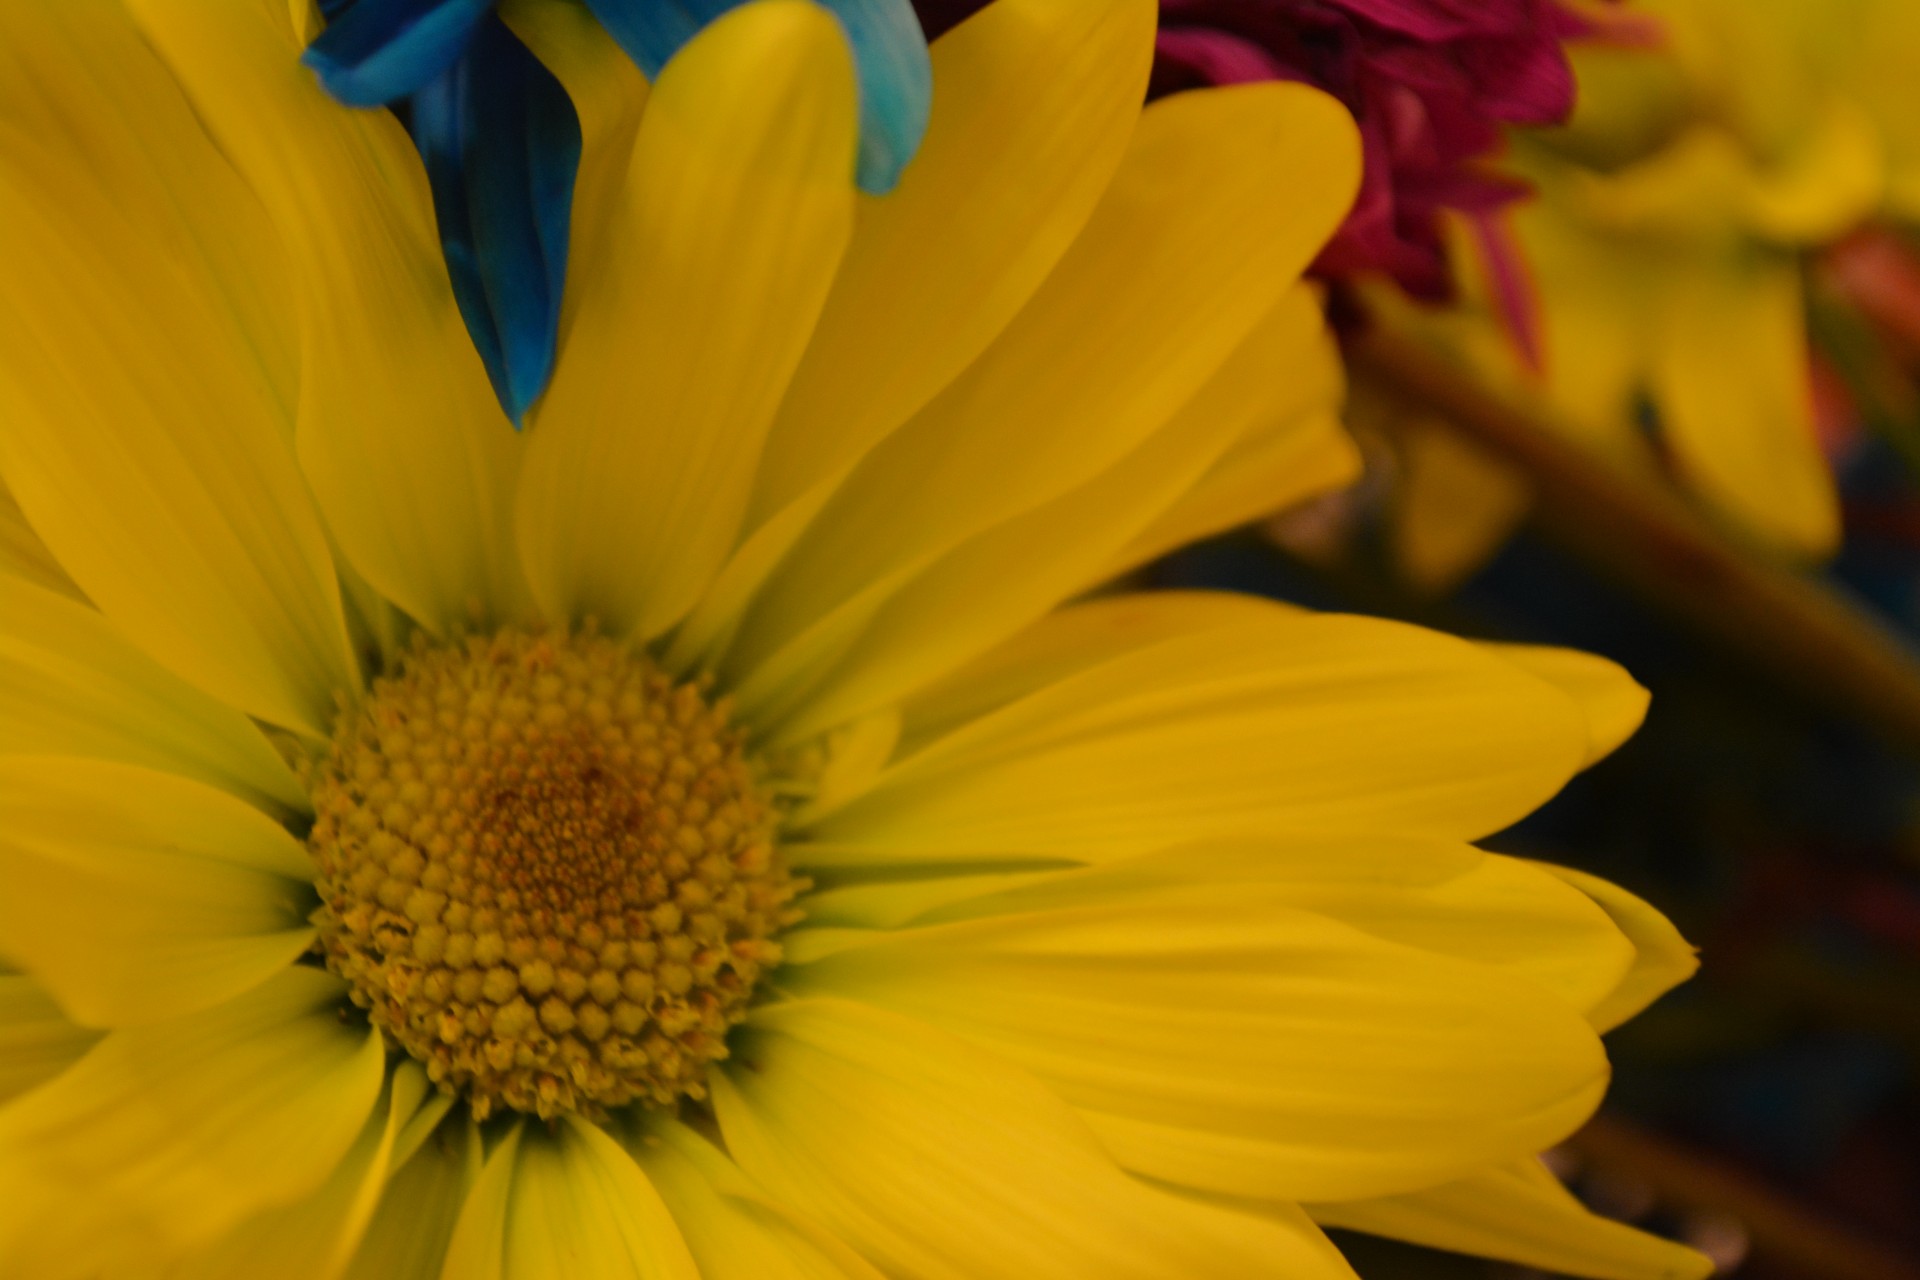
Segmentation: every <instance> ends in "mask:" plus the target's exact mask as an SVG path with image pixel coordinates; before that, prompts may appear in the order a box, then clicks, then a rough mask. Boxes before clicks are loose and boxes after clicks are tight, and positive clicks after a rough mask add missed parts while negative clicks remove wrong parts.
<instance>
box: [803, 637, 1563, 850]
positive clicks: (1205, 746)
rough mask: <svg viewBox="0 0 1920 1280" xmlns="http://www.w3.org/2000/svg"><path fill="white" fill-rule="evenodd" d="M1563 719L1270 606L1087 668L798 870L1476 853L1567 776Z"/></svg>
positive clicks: (827, 834)
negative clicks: (1359, 845) (1344, 848)
mask: <svg viewBox="0 0 1920 1280" xmlns="http://www.w3.org/2000/svg"><path fill="white" fill-rule="evenodd" d="M1586 751H1587V729H1586V725H1585V722H1584V719H1583V718H1582V717H1581V716H1580V714H1579V712H1578V710H1577V709H1576V708H1575V707H1574V706H1573V704H1572V703H1571V702H1570V701H1568V700H1566V699H1564V698H1556V697H1554V696H1552V694H1551V693H1548V692H1547V691H1546V690H1545V689H1544V686H1543V685H1542V684H1541V682H1540V681H1539V680H1537V679H1536V678H1534V677H1533V676H1531V675H1528V674H1526V673H1525V672H1522V671H1519V670H1518V669H1516V668H1514V667H1512V666H1511V665H1509V664H1506V663H1503V662H1500V661H1497V660H1495V659H1494V658H1492V657H1490V656H1488V655H1486V654H1484V653H1482V652H1480V651H1479V650H1477V649H1475V648H1474V647H1473V646H1472V645H1470V644H1468V643H1466V642H1464V641H1460V640H1455V639H1453V638H1451V637H1448V636H1443V635H1440V634H1437V633H1434V632H1428V631H1422V630H1419V629H1417V628H1413V627H1407V626H1403V625H1400V624H1397V623H1389V622H1383V621H1380V620H1378V619H1372V618H1356V617H1342V616H1336V615H1325V616H1321V615H1312V614H1303V613H1296V612H1294V611H1291V610H1286V609H1282V608H1269V609H1267V610H1266V616H1265V617H1263V618H1258V619H1257V620H1254V619H1250V620H1249V622H1248V623H1246V624H1244V625H1238V626H1231V627H1220V628H1216V629H1213V630H1208V631H1202V632H1199V633H1197V634H1192V635H1187V636H1179V637H1175V638H1172V639H1167V640H1163V641H1160V642H1159V643H1154V644H1148V645H1144V646H1142V647H1140V648H1138V649H1134V650H1132V651H1129V652H1126V653H1123V654H1121V655H1119V656H1117V657H1112V658H1109V659H1107V660H1106V661H1092V662H1089V663H1088V664H1087V665H1086V666H1084V667H1080V668H1078V669H1075V670H1072V671H1071V672H1069V673H1068V674H1065V675H1064V676H1062V677H1061V678H1060V679H1058V680H1056V681H1055V682H1054V683H1052V684H1050V685H1047V686H1045V687H1043V688H1040V689H1038V690H1037V691H1035V692H1032V693H1029V694H1027V695H1026V696H1024V697H1021V698H1019V699H1017V700H1015V701H1013V702H1011V703H1008V704H1007V705H1004V706H1001V707H999V708H997V709H995V710H993V711H991V712H989V713H988V714H986V715H983V716H982V717H980V718H979V719H978V720H974V721H971V722H969V723H967V724H964V725H962V726H960V727H958V728H956V729H954V730H953V731H951V732H949V733H948V734H946V735H945V736H944V737H942V738H940V739H938V740H936V741H934V742H932V743H931V744H929V745H927V746H926V747H924V748H922V749H921V750H920V751H918V752H917V753H915V754H913V755H910V756H907V757H906V758H904V759H902V760H900V761H899V762H898V763H896V764H894V765H893V766H892V767H890V768H889V769H888V770H886V771H885V772H884V773H882V774H881V775H880V777H879V779H878V780H877V782H876V783H875V784H874V785H873V787H872V788H871V789H870V790H868V791H867V792H866V793H865V794H864V795H862V796H860V797H859V798H858V799H855V800H853V801H852V802H850V803H849V804H847V805H846V806H845V807H844V808H842V809H840V810H838V811H837V812H834V813H832V814H829V815H828V816H826V817H825V818H824V819H823V820H821V821H820V822H819V823H818V824H816V825H815V826H814V827H813V828H812V829H811V830H810V831H808V832H806V833H805V835H806V838H807V839H808V841H809V843H808V844H806V845H804V846H797V847H796V848H795V849H794V851H793V856H794V859H795V862H796V864H798V865H802V866H829V865H836V864H864V865H881V864H902V863H912V862H939V861H942V860H976V859H981V858H993V857H1000V858H1005V857H1008V856H1014V855H1021V856H1035V857H1065V858H1073V859H1079V860H1083V861H1098V860H1111V859H1114V858H1119V857H1124V856H1126V855H1128V854H1130V853H1141V852H1145V851H1147V850H1150V849H1153V848H1156V847H1159V846H1163V845H1166V844H1170V843H1175V842H1180V841H1187V840H1197V839H1203V838H1209V837H1215V836H1225V835H1236V834H1237V835H1267V836H1278V835H1284V834H1288V833H1299V832H1303V831H1314V830H1348V831H1356V830H1357V831H1374V832H1380V833H1382V834H1386V833H1395V832H1399V833H1407V832H1421V833H1427V834H1434V835H1446V836H1457V837H1464V838H1469V839H1472V838H1477V837H1479V836H1483V835H1486V834H1487V833H1489V832H1491V831H1497V830H1499V829H1500V828H1502V827H1504V826H1506V825H1507V824H1509V823H1511V822H1513V821H1515V820H1516V819H1518V818H1520V817H1521V816H1523V815H1524V814H1526V813H1528V812H1529V811H1531V810H1532V809H1533V808H1534V807H1535V806H1537V805H1539V804H1540V803H1542V802H1543V801H1544V800H1546V799H1547V798H1548V797H1549V796H1551V795H1552V794H1553V793H1554V792H1555V791H1556V790H1558V789H1559V788H1560V786H1561V785H1562V784H1564V783H1565V781H1566V780H1567V778H1568V777H1569V776H1571V774H1572V772H1573V770H1574V769H1576V768H1577V767H1578V766H1579V765H1580V763H1581V762H1582V761H1583V760H1584V759H1585V757H1586Z"/></svg>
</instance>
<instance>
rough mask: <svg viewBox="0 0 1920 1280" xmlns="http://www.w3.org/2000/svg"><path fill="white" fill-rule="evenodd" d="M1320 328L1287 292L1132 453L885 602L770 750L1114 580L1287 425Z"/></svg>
mask: <svg viewBox="0 0 1920 1280" xmlns="http://www.w3.org/2000/svg"><path fill="white" fill-rule="evenodd" d="M1320 329H1321V322H1320V313H1319V308H1318V305H1317V304H1316V303H1315V302H1314V301H1313V299H1312V297H1311V296H1310V295H1309V294H1308V293H1307V292H1306V290H1304V289H1295V290H1294V291H1293V293H1292V294H1291V295H1289V301H1288V302H1287V303H1286V304H1283V305H1282V306H1280V307H1277V308H1275V309H1274V310H1273V311H1272V312H1271V313H1270V314H1269V315H1267V316H1266V317H1265V318H1264V319H1263V320H1262V321H1261V322H1260V323H1259V324H1258V325H1257V326H1256V327H1255V328H1254V330H1253V332H1252V333H1250V334H1249V335H1248V336H1247V338H1246V340H1245V341H1244V342H1242V343H1241V344H1240V346H1239V347H1238V348H1237V349H1236V350H1235V351H1234V352H1233V353H1232V354H1231V355H1230V356H1229V357H1228V359H1227V361H1226V363H1225V364H1223V365H1221V366H1220V368H1219V369H1218V370H1216V371H1215V372H1214V374H1213V376H1212V377H1211V378H1209V379H1208V380H1207V382H1206V383H1205V384H1204V385H1203V386H1202V387H1201V388H1200V389H1199V391H1198V392H1197V393H1196V394H1195V395H1194V397H1193V398H1192V399H1191V400H1189V401H1188V402H1187V403H1186V404H1185V405H1183V406H1182V407H1181V408H1180V410H1179V411H1178V412H1177V413H1175V414H1174V415H1173V416H1172V417H1171V418H1170V419H1168V420H1167V421H1166V422H1165V423H1164V424H1163V425H1161V426H1160V427H1158V428H1157V429H1156V430H1155V431H1154V432H1153V433H1152V434H1151V435H1149V436H1148V437H1147V438H1146V439H1145V440H1144V441H1142V443H1141V444H1140V447H1138V448H1136V449H1134V450H1133V451H1131V452H1130V453H1128V454H1126V455H1125V456H1124V457H1122V458H1120V459H1119V460H1118V461H1117V463H1116V464H1115V465H1114V466H1112V467H1109V468H1107V469H1106V470H1105V471H1103V472H1101V473H1100V474H1098V475H1096V476H1093V477H1091V478H1090V479H1089V480H1088V481H1087V482H1086V483H1085V484H1082V485H1079V486H1076V487H1075V488H1072V489H1070V490H1067V491H1066V492H1063V493H1061V494H1059V495H1057V496H1056V497H1054V498H1053V499H1052V500H1050V501H1048V502H1045V503H1042V504H1041V505H1040V506H1038V507H1035V508H1034V509H1033V510H1030V511H1027V512H1024V513H1022V514H1020V515H1017V516H1015V517H1013V518H1012V519H1010V520H1006V521H1004V522H1002V523H1000V524H998V525H995V526H993V527H991V528H989V529H987V530H985V531H984V532H982V533H980V534H978V535H976V536H974V537H972V538H970V539H968V540H967V541H965V542H964V543H962V544H961V545H960V546H958V547H955V548H954V549H953V550H951V551H949V552H947V554H946V555H944V556H942V557H941V558H940V559H939V560H937V561H935V562H934V563H932V564H931V565H929V566H927V567H926V568H925V569H923V570H922V571H921V572H920V573H918V574H917V575H915V576H914V578H913V580H912V581H911V582H909V583H907V584H906V585H904V586H903V587H901V588H900V589H899V590H898V591H897V592H895V593H894V594H893V595H892V597H891V598H889V599H888V600H887V601H886V602H885V604H884V605H882V606H881V607H880V608H879V609H878V611H877V612H876V613H875V614H874V616H873V618H872V620H871V621H870V622H869V623H868V624H867V625H866V627H865V629H864V631H863V633H862V634H861V636H860V639H859V640H858V641H857V642H856V643H855V644H853V645H852V647H851V648H849V649H848V651H847V652H846V654H845V655H844V656H843V657H842V658H841V659H840V660H839V662H838V664H837V665H836V666H835V667H834V669H833V670H832V672H831V673H830V674H829V675H828V676H827V677H826V678H825V680H824V682H823V683H822V684H821V685H820V686H819V687H817V688H815V689H813V690H811V691H809V692H808V693H807V694H806V695H805V697H804V700H802V701H801V702H800V703H799V705H797V706H796V707H795V710H794V713H793V715H792V717H791V718H789V719H788V720H786V721H785V722H783V723H782V725H781V727H780V729H779V730H778V732H777V734H776V735H774V736H773V738H772V739H771V740H772V741H776V742H778V741H781V740H789V741H793V740H804V739H806V738H808V737H810V736H812V735H813V734H816V733H818V732H820V731H822V730H825V729H828V728H830V727H832V726H834V725H838V724H841V723H844V722H845V721H847V720H849V719H851V718H853V717H855V716H858V715H863V714H866V713H868V712H871V711H875V710H877V709H879V708H882V707H886V706H890V705H893V704H894V703H896V702H897V701H898V700H899V699H900V697H901V696H902V695H903V694H906V693H908V692H909V691H911V690H913V689H915V688H918V687H920V686H923V685H925V684H927V683H929V681H931V680H933V679H935V678H937V677H939V676H941V675H944V674H945V673H946V672H947V671H949V670H951V669H952V668H953V667H955V666H957V665H959V664H960V663H962V662H964V661H965V660H966V659H968V658H970V657H972V656H973V655H974V654H977V653H979V652H980V651H982V650H983V649H986V648H988V647H989V646H991V645H992V644H994V643H995V642H997V641H999V640H1001V639H1004V638H1005V637H1006V636H1008V635H1010V634H1012V633H1013V632H1015V631H1018V630H1020V629H1021V628H1022V627H1024V626H1025V625H1027V624H1028V623H1030V622H1032V621H1033V620H1034V619H1036V618H1038V617H1040V616H1042V615H1043V614H1045V613H1046V612H1047V610H1049V609H1051V608H1052V607H1053V606H1054V605H1056V604H1058V603H1059V602H1060V601H1061V600H1062V599H1065V598H1067V597H1069V596H1073V595H1077V594H1079V593H1080V592H1082V591H1084V590H1085V589H1087V588H1088V587H1090V586H1092V585H1094V584H1095V583H1096V582H1097V581H1099V580H1100V579H1101V578H1102V577H1104V576H1106V575H1108V574H1109V573H1111V572H1112V571H1113V570H1114V569H1115V568H1116V567H1118V566H1119V564H1120V558H1121V557H1123V556H1124V555H1125V554H1126V551H1127V549H1128V548H1129V547H1130V546H1131V545H1132V544H1133V543H1134V542H1135V540H1136V539H1138V538H1139V537H1140V536H1142V534H1143V531H1145V530H1147V529H1148V528H1149V526H1151V525H1152V524H1153V522H1154V521H1155V519H1156V517H1158V516H1159V515H1160V514H1161V513H1163V512H1167V511H1168V510H1169V509H1170V508H1172V507H1174V506H1176V505H1179V504H1181V503H1183V502H1184V501H1186V499H1187V498H1188V497H1189V496H1191V494H1192V493H1193V492H1194V490H1195V487H1196V485H1198V484H1200V483H1201V482H1202V480H1203V478H1204V477H1205V476H1206V475H1207V474H1208V473H1209V471H1210V470H1211V469H1212V468H1213V467H1214V465H1215V464H1216V463H1217V462H1219V461H1220V459H1221V458H1222V456H1223V455H1224V454H1226V453H1227V452H1228V451H1229V450H1230V449H1232V448H1233V446H1234V444H1235V443H1236V441H1238V440H1241V439H1245V438H1246V437H1248V436H1251V435H1256V434H1258V433H1260V432H1261V431H1262V429H1264V428H1268V427H1270V425H1271V420H1272V419H1273V418H1274V417H1275V416H1278V417H1281V418H1283V419H1290V418H1292V417H1293V416H1294V414H1295V410H1296V404H1297V402H1296V400H1295V391H1294V390H1293V389H1292V388H1290V387H1289V386H1288V385H1287V383H1286V381H1285V380H1284V379H1276V376H1275V371H1276V370H1292V369H1297V368H1301V367H1303V366H1305V367H1306V368H1307V369H1308V370H1311V368H1312V365H1313V364H1314V362H1315V359H1316V357H1317V356H1318V355H1319V354H1320V352H1319V346H1320V340H1321V337H1322V334H1321V332H1320ZM1009 565H1018V566H1019V572H1017V573H1010V572H1008V566H1009ZM793 701H794V700H793V699H791V698H789V699H788V702H789V703H790V704H791V703H792V702H793ZM769 710H771V709H770V708H769ZM763 723H764V719H763ZM763 732H765V730H764V729H763Z"/></svg>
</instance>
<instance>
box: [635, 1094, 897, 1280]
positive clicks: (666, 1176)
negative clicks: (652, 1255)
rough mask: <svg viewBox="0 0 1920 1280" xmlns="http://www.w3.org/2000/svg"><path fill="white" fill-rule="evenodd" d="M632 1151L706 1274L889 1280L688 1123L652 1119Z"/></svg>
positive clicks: (742, 1278)
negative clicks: (756, 1180) (759, 1184)
mask: <svg viewBox="0 0 1920 1280" xmlns="http://www.w3.org/2000/svg"><path fill="white" fill-rule="evenodd" d="M628 1150H629V1151H631V1152H632V1153H633V1158H634V1159H635V1160H637V1161H639V1163H640V1168H641V1170H642V1171H643V1172H644V1173H645V1174H646V1175H647V1178H648V1180H649V1181H651V1182H652V1183H653V1185H654V1186H655V1187H657V1188H659V1190H660V1198H661V1199H662V1200H664V1201H666V1204H667V1208H668V1209H669V1210H670V1211H672V1213H673V1220H674V1222H676V1223H677V1224H679V1227H680V1230H681V1231H682V1232H683V1233H685V1235H686V1238H687V1247H688V1248H689V1249H691V1250H692V1251H693V1257H694V1261H695V1262H697V1263H699V1265H700V1276H701V1280H881V1274H880V1272H879V1271H877V1270H875V1269H874V1267H873V1265H872V1264H871V1263H869V1262H867V1261H866V1260H864V1259H863V1258H861V1257H860V1256H859V1255H858V1254H856V1253H855V1252H854V1251H853V1250H851V1249H849V1248H848V1247H847V1246H846V1245H844V1244H842V1243H840V1242H839V1241H838V1240H836V1239H834V1238H833V1237H832V1236H830V1235H828V1234H827V1233H826V1232H824V1231H822V1230H820V1229H819V1228H818V1227H815V1226H813V1225H811V1224H810V1223H807V1222H806V1221H805V1220H804V1219H802V1218H799V1217H798V1216H796V1215H795V1214H794V1213H793V1212H791V1211H790V1210H788V1209H786V1208H784V1207H783V1206H781V1205H780V1204H778V1203H777V1202H775V1201H774V1200H772V1199H771V1198H769V1197H768V1196H767V1194H766V1193H765V1192H763V1191H761V1190H760V1189H759V1188H758V1187H755V1186H754V1185H753V1182H752V1180H751V1179H749V1178H748V1177H747V1175H746V1174H744V1173H742V1172H741V1171H740V1168H739V1166H737V1165H735V1164H734V1163H733V1162H732V1161H731V1160H729V1159H728V1158H727V1157H726V1155H725V1154H724V1153H722V1152H721V1151H720V1149H719V1148H717V1147H715V1146H714V1145H713V1144H712V1143H710V1142H708V1141H707V1140H706V1139H705V1138H702V1137H700V1136H699V1135H698V1134H696V1133H694V1132H693V1131H692V1130H690V1129H688V1128H687V1127H686V1126H684V1125H682V1124H679V1123H678V1122H676V1121H673V1120H658V1121H655V1122H652V1123H650V1124H648V1125H647V1126H646V1127H645V1128H644V1129H642V1130H641V1131H640V1132H639V1133H637V1134H636V1135H635V1137H634V1140H633V1141H631V1142H629V1143H628Z"/></svg>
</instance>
